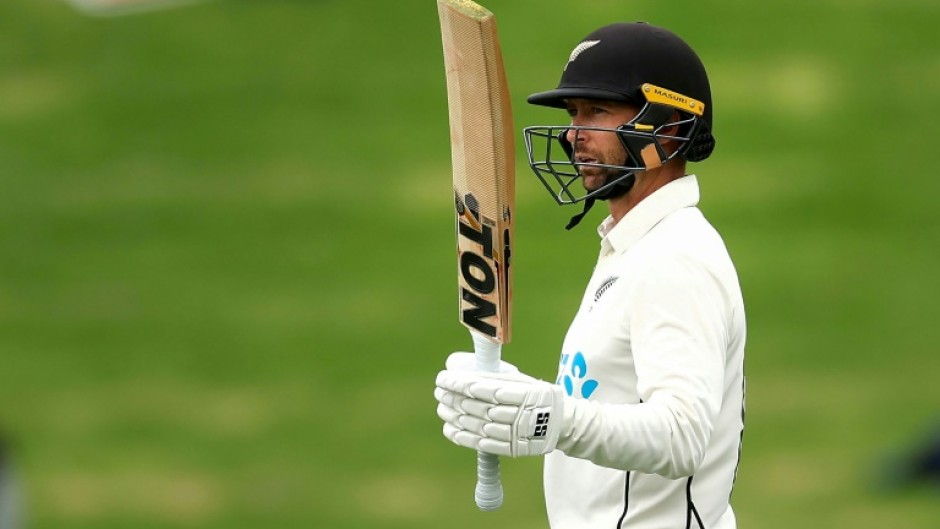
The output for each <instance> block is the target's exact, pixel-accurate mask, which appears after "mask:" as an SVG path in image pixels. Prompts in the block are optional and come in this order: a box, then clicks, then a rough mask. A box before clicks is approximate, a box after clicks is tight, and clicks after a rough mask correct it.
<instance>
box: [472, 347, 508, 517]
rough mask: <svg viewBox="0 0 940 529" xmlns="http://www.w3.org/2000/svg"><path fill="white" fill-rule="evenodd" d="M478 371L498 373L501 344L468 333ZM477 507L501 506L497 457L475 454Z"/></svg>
mask: <svg viewBox="0 0 940 529" xmlns="http://www.w3.org/2000/svg"><path fill="white" fill-rule="evenodd" d="M470 335H471V337H472V338H473V351H474V354H475V356H476V361H477V370H478V371H490V372H496V371H499V361H500V360H499V355H500V351H501V349H502V346H501V344H498V343H494V342H491V341H489V340H488V339H487V338H486V337H484V336H483V335H482V334H478V333H476V332H472V331H471V332H470ZM474 497H475V499H476V502H477V507H479V508H480V510H483V511H493V510H496V509H498V508H499V507H500V506H501V505H502V504H503V485H502V483H500V482H499V457H497V456H495V455H493V454H485V453H483V452H477V486H476V490H475V492H474Z"/></svg>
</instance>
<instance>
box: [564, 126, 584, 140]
mask: <svg viewBox="0 0 940 529" xmlns="http://www.w3.org/2000/svg"><path fill="white" fill-rule="evenodd" d="M565 139H566V140H568V143H570V144H571V145H575V144H577V143H578V142H583V141H584V131H583V130H580V129H578V128H577V125H575V124H574V123H573V122H572V123H571V127H570V128H568V130H566V131H565Z"/></svg>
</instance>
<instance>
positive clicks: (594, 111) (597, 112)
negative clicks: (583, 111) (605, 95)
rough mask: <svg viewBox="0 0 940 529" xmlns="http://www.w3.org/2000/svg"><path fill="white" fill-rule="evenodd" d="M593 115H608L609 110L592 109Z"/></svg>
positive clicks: (601, 108)
mask: <svg viewBox="0 0 940 529" xmlns="http://www.w3.org/2000/svg"><path fill="white" fill-rule="evenodd" d="M591 113H592V114H595V115H597V114H606V113H607V109H606V108H603V107H591Z"/></svg>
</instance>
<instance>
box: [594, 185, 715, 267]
mask: <svg viewBox="0 0 940 529" xmlns="http://www.w3.org/2000/svg"><path fill="white" fill-rule="evenodd" d="M698 201H699V190H698V180H697V179H696V177H695V175H686V176H683V177H682V178H679V179H676V180H674V181H672V182H670V183H668V184H666V185H664V186H663V187H661V188H659V189H657V190H656V191H654V192H653V194H651V195H650V196H648V197H646V198H645V199H643V200H642V201H640V203H639V204H637V205H636V206H634V207H633V209H631V210H630V211H629V212H627V214H626V215H624V216H623V218H622V219H620V222H618V223H617V224H616V225H615V224H614V219H613V217H611V216H609V215H608V216H607V218H606V219H604V221H603V222H601V224H600V226H598V227H597V234H598V235H600V237H601V255H604V254H609V253H622V252H624V251H626V250H627V249H629V248H630V247H631V246H633V244H634V243H636V242H637V241H638V240H640V239H641V238H642V237H643V236H644V235H646V234H647V232H649V231H650V230H651V229H653V226H655V225H656V224H658V223H659V221H661V220H663V219H664V218H666V217H668V216H669V215H670V214H671V213H674V212H676V211H678V210H680V209H683V208H688V207H693V206H695V205H697V204H698Z"/></svg>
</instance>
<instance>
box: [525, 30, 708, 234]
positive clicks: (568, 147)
mask: <svg viewBox="0 0 940 529" xmlns="http://www.w3.org/2000/svg"><path fill="white" fill-rule="evenodd" d="M569 98H583V99H598V100H607V101H618V102H625V103H630V104H633V105H636V106H637V107H638V108H639V109H640V110H639V113H638V114H637V115H636V117H634V118H633V119H632V120H630V121H629V122H627V123H624V124H622V125H620V126H619V127H618V128H617V129H599V128H596V127H575V126H567V125H566V126H534V127H526V128H525V129H524V131H523V132H524V135H525V145H526V152H527V154H528V162H529V166H530V167H531V168H532V170H533V171H534V172H535V175H536V176H538V177H539V179H540V180H541V181H542V183H543V184H545V187H546V188H547V189H548V190H549V192H550V193H551V195H552V197H554V198H555V200H556V201H557V202H558V203H559V204H573V203H576V202H581V201H583V200H588V201H589V202H588V203H587V204H586V206H587V207H586V208H585V213H586V210H587V209H588V208H589V205H590V204H592V203H593V201H594V200H595V199H607V198H612V197H616V196H619V195H622V194H624V193H626V192H627V191H629V189H630V187H631V186H632V185H633V180H634V173H635V172H636V171H641V170H646V169H652V168H654V167H658V166H660V165H663V164H665V163H667V162H668V161H669V160H671V159H673V158H675V157H677V156H682V157H683V158H685V159H686V160H688V161H692V162H698V161H701V160H704V159H706V158H708V156H709V155H710V154H711V152H712V149H714V146H715V139H714V137H713V136H712V133H711V129H712V100H711V88H710V87H709V83H708V75H707V74H706V72H705V67H704V65H703V64H702V61H701V59H699V57H698V55H696V53H695V51H693V50H692V48H691V47H689V45H688V44H686V43H685V41H683V40H682V39H681V38H679V37H678V36H677V35H675V34H674V33H672V32H671V31H669V30H667V29H664V28H661V27H657V26H654V25H651V24H647V23H643V22H636V23H617V24H611V25H608V26H604V27H602V28H600V29H598V30H597V31H594V32H593V33H591V34H590V35H588V36H587V37H585V38H584V39H583V40H582V41H581V42H580V43H579V44H578V45H577V46H575V48H574V50H573V51H572V52H571V56H570V57H569V59H568V63H567V64H566V65H565V68H564V72H563V73H562V75H561V81H560V82H559V84H558V88H556V89H554V90H549V91H547V92H540V93H537V94H532V95H531V96H529V98H528V102H529V103H532V104H535V105H542V106H548V107H554V108H561V109H564V108H566V106H567V105H566V102H565V100H566V99H569ZM676 115H678V116H679V117H678V119H675V116H676ZM584 130H602V131H609V132H613V133H616V134H617V135H618V136H619V138H620V141H621V142H622V144H623V147H624V150H625V151H626V160H625V162H624V163H623V165H609V164H599V163H587V162H584V163H582V162H578V161H577V160H576V159H575V158H574V156H573V154H574V153H573V148H572V142H570V141H569V132H573V133H574V138H575V142H574V143H577V135H578V134H580V133H581V132H582V131H584ZM667 131H669V132H671V134H668V135H667V134H666V132H667ZM666 140H673V141H676V142H678V143H679V147H678V149H677V150H675V151H673V152H671V153H670V152H667V151H666V150H665V149H664V148H663V145H662V142H663V141H666ZM536 153H538V155H537V154H536ZM584 166H594V167H601V168H605V169H607V170H608V171H609V173H610V174H612V175H613V176H612V177H610V178H608V180H607V182H606V183H605V185H604V186H603V187H601V188H599V189H596V190H594V191H590V192H588V191H586V190H580V189H572V186H573V184H574V183H575V182H579V181H580V174H579V168H580V167H584ZM575 187H577V188H580V187H581V186H575ZM582 191H583V192H582ZM582 215H583V214H582ZM577 220H580V217H579V218H578V219H577ZM574 222H575V223H576V222H577V221H574Z"/></svg>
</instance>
